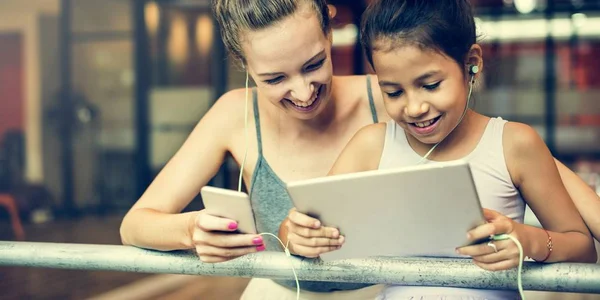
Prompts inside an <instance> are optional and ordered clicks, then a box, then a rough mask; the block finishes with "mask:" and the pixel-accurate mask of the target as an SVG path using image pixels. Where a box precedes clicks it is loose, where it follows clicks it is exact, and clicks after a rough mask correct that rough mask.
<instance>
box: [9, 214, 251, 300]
mask: <svg viewBox="0 0 600 300" xmlns="http://www.w3.org/2000/svg"><path fill="white" fill-rule="evenodd" d="M121 219H122V216H111V217H104V218H100V217H85V218H82V219H77V220H69V221H64V220H63V221H56V222H49V223H47V224H41V225H31V224H28V225H25V230H26V234H27V237H26V240H27V241H33V242H57V243H90V244H115V245H117V244H120V238H119V225H120V222H121ZM0 240H13V237H12V233H11V229H10V224H9V222H8V220H5V219H0ZM156 276H157V275H155V274H140V273H126V272H112V271H110V272H108V271H89V272H88V271H77V270H59V269H43V268H24V267H0V299H3V300H12V299H90V298H93V297H95V296H100V295H109V296H110V295H112V296H114V295H115V293H114V292H118V291H120V290H121V291H127V290H129V291H131V290H132V289H131V288H130V287H131V286H135V285H136V284H137V286H139V287H142V288H143V289H144V290H148V287H147V286H144V283H145V282H149V281H150V280H151V279H152V278H156ZM163 276H164V275H163ZM193 279H194V281H193V282H191V281H189V280H187V281H179V282H177V285H176V286H174V287H173V289H172V290H168V289H167V290H162V291H159V292H157V293H154V294H152V295H150V296H149V297H147V298H148V299H224V300H227V299H239V295H241V292H242V291H243V289H244V288H245V286H246V284H247V282H248V279H243V278H215V277H211V278H203V277H197V276H196V277H193ZM111 291H112V292H113V293H112V294H111ZM117 294H118V293H117ZM138 294H140V293H138ZM123 295H125V294H123ZM129 295H131V294H129ZM140 295H142V294H140ZM199 295H200V297H198V296H199ZM109 298H111V299H115V298H118V297H109ZM133 298H137V299H139V297H137V296H136V297H129V298H128V299H133ZM105 299H106V298H105ZM122 299H124V298H122Z"/></svg>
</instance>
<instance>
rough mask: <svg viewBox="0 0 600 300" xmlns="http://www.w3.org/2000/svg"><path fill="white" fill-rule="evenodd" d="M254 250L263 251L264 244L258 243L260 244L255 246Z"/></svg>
mask: <svg viewBox="0 0 600 300" xmlns="http://www.w3.org/2000/svg"><path fill="white" fill-rule="evenodd" d="M256 251H258V252H260V251H265V245H260V246H258V247H256Z"/></svg>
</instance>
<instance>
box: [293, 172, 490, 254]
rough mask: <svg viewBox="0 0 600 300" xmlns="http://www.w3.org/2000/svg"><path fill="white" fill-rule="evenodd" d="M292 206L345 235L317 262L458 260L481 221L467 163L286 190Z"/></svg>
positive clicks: (339, 177) (349, 176)
mask: <svg viewBox="0 0 600 300" xmlns="http://www.w3.org/2000/svg"><path fill="white" fill-rule="evenodd" d="M287 189H288V193H289V194H290V196H291V198H292V201H293V203H294V206H295V207H296V208H297V209H298V211H300V212H304V213H307V214H309V215H312V216H314V217H316V218H318V219H319V220H321V222H322V223H323V224H324V225H326V226H331V227H336V228H339V229H340V232H341V233H342V234H343V235H344V236H345V239H346V240H345V242H344V245H343V246H342V248H341V249H340V250H336V251H333V252H329V253H325V254H323V255H322V256H321V258H322V259H323V260H326V261H327V260H337V259H347V258H365V257H371V256H443V257H458V255H457V254H456V252H455V248H457V247H460V246H464V245H467V244H468V243H469V242H468V240H467V237H466V236H467V231H469V230H470V229H472V228H475V227H476V226H478V225H481V224H484V223H485V219H484V217H483V212H482V209H481V204H480V202H479V197H478V195H477V190H476V187H475V183H474V181H473V177H472V175H471V169H470V167H469V164H468V163H466V162H463V161H453V162H441V163H433V164H426V165H419V166H414V167H408V168H401V169H388V170H376V171H368V172H361V173H353V174H343V175H336V176H329V177H322V178H316V179H309V180H303V181H297V182H290V183H289V184H288V185H287Z"/></svg>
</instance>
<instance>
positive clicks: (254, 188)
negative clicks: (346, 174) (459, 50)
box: [250, 76, 378, 292]
mask: <svg viewBox="0 0 600 300" xmlns="http://www.w3.org/2000/svg"><path fill="white" fill-rule="evenodd" d="M367 94H368V98H369V107H370V109H371V114H372V117H373V122H375V123H378V120H377V112H376V110H375V103H374V102H373V93H372V91H371V78H370V76H367ZM252 98H253V99H252V101H253V102H254V121H255V124H256V137H257V142H258V160H257V161H256V167H255V169H254V173H253V174H252V181H251V183H252V185H251V188H250V202H251V204H252V210H253V211H254V218H255V221H256V228H257V230H258V232H270V233H272V234H275V235H278V233H279V225H280V224H281V222H282V221H283V220H284V219H285V218H286V217H287V214H288V212H289V210H290V209H292V207H293V205H292V200H291V198H290V196H289V195H288V193H287V190H286V188H285V183H284V182H283V181H282V180H281V179H280V178H279V176H277V174H275V172H273V169H271V167H270V166H269V163H268V162H267V160H266V159H265V157H264V156H263V151H262V137H261V131H260V115H259V111H258V97H257V93H256V89H253V91H252ZM265 239H266V240H267V243H266V246H267V250H268V251H278V252H281V251H282V250H281V246H280V244H279V242H277V241H276V240H275V239H273V238H269V237H268V236H265ZM305 259H308V258H305ZM315 261H318V259H315ZM275 282H277V283H279V284H281V285H283V286H287V287H290V288H293V289H295V288H296V282H295V281H293V280H276V281H275ZM370 285H371V284H362V283H340V282H323V281H300V288H301V289H303V290H306V291H311V292H330V291H336V290H356V289H360V288H364V287H367V286H370Z"/></svg>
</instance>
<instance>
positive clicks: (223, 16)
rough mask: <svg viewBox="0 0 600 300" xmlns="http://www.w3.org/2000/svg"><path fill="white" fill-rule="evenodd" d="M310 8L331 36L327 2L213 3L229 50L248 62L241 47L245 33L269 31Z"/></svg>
mask: <svg viewBox="0 0 600 300" xmlns="http://www.w3.org/2000/svg"><path fill="white" fill-rule="evenodd" d="M307 4H308V5H309V6H308V7H309V8H311V9H312V10H313V11H314V13H315V14H316V15H317V19H318V20H319V22H320V24H321V29H322V30H323V33H324V34H325V35H327V34H329V31H330V24H329V14H328V8H327V3H326V1H325V0H213V2H212V8H213V13H214V15H215V18H216V19H217V22H218V23H219V26H220V30H221V36H222V38H223V43H224V44H225V47H226V48H227V50H228V51H229V53H231V55H232V56H233V57H234V58H236V59H239V60H240V61H242V62H244V61H245V59H244V55H243V51H242V46H241V44H242V41H243V39H242V34H243V33H244V32H247V31H253V30H259V29H263V28H266V27H269V26H271V25H273V24H275V23H277V22H279V21H281V20H283V19H284V18H286V17H288V16H291V15H292V14H294V13H295V12H296V11H298V9H299V8H300V7H301V6H302V5H307Z"/></svg>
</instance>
